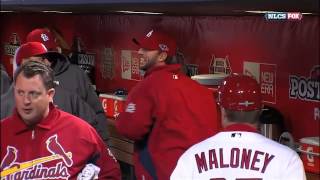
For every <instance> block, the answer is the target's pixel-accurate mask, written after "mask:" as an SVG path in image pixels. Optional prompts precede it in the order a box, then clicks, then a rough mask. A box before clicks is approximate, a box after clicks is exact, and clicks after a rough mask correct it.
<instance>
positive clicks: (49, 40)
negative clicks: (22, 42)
mask: <svg viewBox="0 0 320 180" xmlns="http://www.w3.org/2000/svg"><path fill="white" fill-rule="evenodd" d="M27 42H41V43H42V44H43V45H45V46H46V48H47V49H48V50H50V51H56V48H57V43H56V38H55V36H54V35H53V34H52V33H51V32H50V30H48V29H45V28H41V29H34V30H33V31H31V32H30V33H29V34H28V35H27Z"/></svg>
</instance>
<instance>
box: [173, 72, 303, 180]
mask: <svg viewBox="0 0 320 180" xmlns="http://www.w3.org/2000/svg"><path fill="white" fill-rule="evenodd" d="M217 101H218V103H219V105H220V108H221V114H222V125H223V127H224V130H223V131H222V132H219V133H218V134H216V135H214V136H212V137H210V138H208V139H206V140H204V141H202V142H200V143H198V144H196V145H194V146H192V147H191V148H189V149H188V150H187V151H186V152H185V153H184V154H183V155H182V156H181V157H180V158H179V161H178V163H177V166H176V168H175V170H174V171H173V173H172V175H171V178H170V179H171V180H181V179H183V180H192V179H194V180H198V179H278V180H280V179H282V180H286V179H290V180H305V179H306V176H305V172H304V168H303V164H302V161H301V159H300V158H299V156H298V154H297V153H296V152H295V151H293V150H292V149H290V148H289V147H287V146H284V145H282V144H279V143H277V142H276V141H273V140H271V139H269V138H266V137H265V136H263V135H261V134H259V133H258V130H257V127H258V124H259V115H260V113H261V108H262V99H261V90H260V86H259V84H258V83H257V81H256V80H255V79H253V78H251V77H249V76H246V75H241V74H232V75H230V76H228V77H226V78H225V79H224V81H223V83H222V85H221V86H220V87H219V88H218V100H217Z"/></svg>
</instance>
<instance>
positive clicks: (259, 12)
mask: <svg viewBox="0 0 320 180" xmlns="http://www.w3.org/2000/svg"><path fill="white" fill-rule="evenodd" d="M244 12H246V13H253V14H266V13H287V12H281V11H244ZM301 14H303V15H306V14H312V13H301Z"/></svg>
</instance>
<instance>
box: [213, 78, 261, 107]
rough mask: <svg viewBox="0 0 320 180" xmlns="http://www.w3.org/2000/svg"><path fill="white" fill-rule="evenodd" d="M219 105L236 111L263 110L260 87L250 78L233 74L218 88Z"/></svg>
mask: <svg viewBox="0 0 320 180" xmlns="http://www.w3.org/2000/svg"><path fill="white" fill-rule="evenodd" d="M217 103H218V104H219V105H220V106H222V107H224V108H226V109H229V110H234V111H252V110H258V109H261V107H262V103H261V93H260V86H259V84H258V83H257V81H256V80H255V79H253V78H251V77H249V76H246V75H240V74H232V75H230V76H228V77H226V78H225V79H224V80H223V82H222V85H220V86H219V87H218V99H217Z"/></svg>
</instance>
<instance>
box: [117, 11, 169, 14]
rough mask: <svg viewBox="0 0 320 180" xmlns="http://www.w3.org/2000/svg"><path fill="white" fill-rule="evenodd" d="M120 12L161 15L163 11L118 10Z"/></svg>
mask: <svg viewBox="0 0 320 180" xmlns="http://www.w3.org/2000/svg"><path fill="white" fill-rule="evenodd" d="M116 12H120V13H125V14H151V15H159V14H163V13H157V12H143V11H116Z"/></svg>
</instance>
